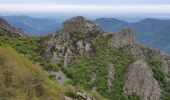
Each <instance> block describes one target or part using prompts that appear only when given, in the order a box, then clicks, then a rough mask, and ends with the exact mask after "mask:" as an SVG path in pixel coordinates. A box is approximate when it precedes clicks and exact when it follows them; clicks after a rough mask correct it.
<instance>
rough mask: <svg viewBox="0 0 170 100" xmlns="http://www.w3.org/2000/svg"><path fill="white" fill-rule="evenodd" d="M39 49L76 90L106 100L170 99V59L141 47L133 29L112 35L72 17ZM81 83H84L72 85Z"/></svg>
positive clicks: (43, 41)
mask: <svg viewBox="0 0 170 100" xmlns="http://www.w3.org/2000/svg"><path fill="white" fill-rule="evenodd" d="M39 48H40V51H41V54H42V55H43V56H44V57H45V58H46V59H49V60H50V62H52V63H53V64H57V65H60V66H61V67H64V70H63V71H64V72H65V73H66V74H67V76H68V78H70V79H71V80H73V81H72V83H73V84H74V85H80V86H82V87H84V88H85V89H87V90H93V91H97V92H99V93H100V94H101V95H103V96H104V97H106V98H107V99H110V100H113V99H114V100H118V99H116V98H119V99H120V100H126V99H127V100H128V99H129V100H131V99H130V98H136V99H137V98H139V99H140V100H160V99H162V98H164V96H168V92H167V91H166V89H165V87H166V86H168V85H167V84H168V82H169V81H168V80H169V73H170V57H169V56H167V55H165V54H163V53H162V52H161V51H160V50H157V49H152V48H149V47H147V46H144V45H141V44H138V42H137V40H136V39H135V36H134V33H133V31H132V30H131V29H130V28H127V27H125V28H123V29H121V30H120V31H119V32H115V33H110V32H105V31H103V30H102V29H101V28H100V27H99V26H97V25H95V24H93V23H92V22H91V21H90V20H88V19H86V18H84V17H82V16H78V17H73V18H71V19H68V20H66V21H65V22H64V23H63V25H62V28H61V30H60V31H59V32H58V33H55V34H52V35H50V36H48V38H43V39H42V40H41V45H40V47H39ZM114 52H116V53H114ZM125 55H131V56H130V58H128V56H126V57H124V56H125ZM130 59H132V60H130ZM77 62H78V63H77ZM81 62H82V63H81ZM126 62H127V63H126ZM79 63H81V64H79ZM99 66H100V67H99ZM84 67H85V68H84ZM96 68H97V69H96ZM81 69H82V71H81ZM80 73H82V74H80ZM75 74H77V75H80V76H76V75H75ZM101 74H102V76H100V75H101ZM78 77H79V79H80V80H84V81H81V82H78V81H77V82H76V81H74V80H76V79H74V78H78ZM81 78H82V79H81ZM101 78H102V80H101ZM101 81H102V82H101ZM116 82H120V84H119V85H118V84H117V83H116ZM116 84H117V85H116ZM100 85H103V86H106V87H105V88H104V87H101V86H100ZM87 86H88V88H87ZM114 86H116V87H114ZM119 89H120V91H119ZM119 92H120V93H119ZM114 93H115V94H114ZM116 94H117V95H116ZM119 96H120V97H119ZM136 99H134V100H136ZM162 100H163V99H162ZM165 100H167V99H165Z"/></svg>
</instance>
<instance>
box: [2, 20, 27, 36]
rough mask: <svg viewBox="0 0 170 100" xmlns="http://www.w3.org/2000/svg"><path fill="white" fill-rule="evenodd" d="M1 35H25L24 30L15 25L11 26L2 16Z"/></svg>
mask: <svg viewBox="0 0 170 100" xmlns="http://www.w3.org/2000/svg"><path fill="white" fill-rule="evenodd" d="M0 35H7V36H11V37H23V36H24V34H23V32H22V31H21V30H20V29H18V28H16V27H13V26H10V25H9V24H8V23H7V22H6V21H5V20H4V19H3V18H0Z"/></svg>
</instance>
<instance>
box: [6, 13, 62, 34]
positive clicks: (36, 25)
mask: <svg viewBox="0 0 170 100" xmlns="http://www.w3.org/2000/svg"><path fill="white" fill-rule="evenodd" d="M4 19H6V20H7V21H8V22H9V23H10V24H11V25H13V26H16V27H20V28H21V29H22V30H23V31H24V32H25V33H27V34H29V35H33V36H44V35H46V34H48V33H51V32H56V31H57V29H59V27H60V24H59V23H57V22H56V21H54V20H53V19H46V18H32V17H29V16H25V15H23V16H4Z"/></svg>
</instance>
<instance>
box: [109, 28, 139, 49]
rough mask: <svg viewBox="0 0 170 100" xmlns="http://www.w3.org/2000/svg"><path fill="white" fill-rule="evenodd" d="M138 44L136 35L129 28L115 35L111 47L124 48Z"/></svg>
mask: <svg viewBox="0 0 170 100" xmlns="http://www.w3.org/2000/svg"><path fill="white" fill-rule="evenodd" d="M134 44H136V40H135V36H134V33H133V32H132V30H131V29H129V28H123V29H122V30H121V31H120V32H117V33H113V36H112V37H111V38H110V40H109V45H110V46H111V47H116V48H122V47H125V46H133V45H134Z"/></svg>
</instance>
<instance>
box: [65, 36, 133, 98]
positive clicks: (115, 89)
mask: <svg viewBox="0 0 170 100" xmlns="http://www.w3.org/2000/svg"><path fill="white" fill-rule="evenodd" d="M91 42H92V44H93V45H94V46H95V47H96V54H95V56H93V57H88V56H81V57H79V58H77V59H76V60H75V61H74V62H73V65H74V66H73V67H71V68H65V69H64V72H65V73H66V74H67V76H68V77H70V78H71V81H70V83H71V84H73V85H78V86H81V87H83V88H84V89H86V90H91V89H92V88H93V87H96V88H97V91H98V92H99V93H100V94H102V95H103V96H104V97H106V98H107V99H109V100H113V98H114V99H115V100H128V98H127V97H126V96H125V95H124V94H123V86H124V73H125V71H126V68H127V66H128V65H129V64H130V63H132V62H133V60H134V58H133V56H132V55H129V54H126V53H124V52H122V51H120V50H118V49H113V48H109V47H108V46H107V38H103V37H102V38H101V37H100V36H99V37H96V38H94V39H93V40H92V41H91ZM108 64H113V65H114V67H115V69H116V74H115V80H114V81H113V86H112V89H111V91H108V90H109V89H108V85H107V75H108ZM93 73H95V74H96V76H97V77H96V80H95V81H92V80H91V75H92V74H93Z"/></svg>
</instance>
